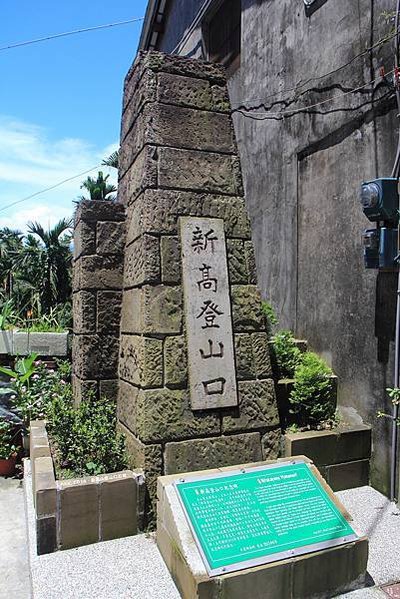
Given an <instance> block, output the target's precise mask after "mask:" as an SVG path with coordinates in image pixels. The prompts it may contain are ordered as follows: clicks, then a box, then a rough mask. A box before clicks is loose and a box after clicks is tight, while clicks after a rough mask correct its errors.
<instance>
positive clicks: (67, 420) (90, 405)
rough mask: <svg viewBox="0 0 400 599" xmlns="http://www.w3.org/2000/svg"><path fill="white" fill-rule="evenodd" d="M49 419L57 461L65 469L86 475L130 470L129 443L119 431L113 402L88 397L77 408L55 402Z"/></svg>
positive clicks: (62, 402) (59, 401) (61, 402)
mask: <svg viewBox="0 0 400 599" xmlns="http://www.w3.org/2000/svg"><path fill="white" fill-rule="evenodd" d="M49 416H50V419H49V422H50V426H49V429H50V434H51V437H52V439H53V440H54V442H55V447H56V457H57V461H58V462H59V465H60V466H61V467H62V468H63V469H67V470H69V471H71V470H72V471H73V472H75V474H76V475H78V476H84V475H91V474H105V473H107V472H116V471H117V470H122V469H124V468H126V466H127V461H126V455H125V440H124V437H123V435H121V434H120V433H117V432H116V425H117V418H116V410H115V404H114V403H113V402H110V401H109V400H107V399H101V400H97V401H96V400H94V399H93V398H90V397H88V398H86V399H85V400H84V401H82V402H81V404H80V405H79V406H78V407H77V408H74V407H73V406H72V403H71V404H68V403H66V402H64V401H62V400H57V399H55V401H54V402H53V403H52V410H51V413H50V414H49ZM69 474H70V473H68V475H69Z"/></svg>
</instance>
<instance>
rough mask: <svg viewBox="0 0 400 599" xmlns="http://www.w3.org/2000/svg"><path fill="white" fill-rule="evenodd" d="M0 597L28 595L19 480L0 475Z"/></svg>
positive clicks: (16, 598) (25, 598)
mask: <svg viewBox="0 0 400 599" xmlns="http://www.w3.org/2000/svg"><path fill="white" fill-rule="evenodd" d="M0 572H1V575H0V598H1V599H29V598H30V597H31V586H30V580H29V565H28V543H27V537H26V520H25V509H24V497H23V489H22V485H21V482H20V481H19V480H14V479H12V478H7V479H6V478H0Z"/></svg>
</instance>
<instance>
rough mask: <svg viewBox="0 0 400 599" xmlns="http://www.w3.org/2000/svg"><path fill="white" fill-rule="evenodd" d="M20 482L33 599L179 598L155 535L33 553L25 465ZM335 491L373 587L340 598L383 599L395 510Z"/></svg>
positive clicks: (394, 575)
mask: <svg viewBox="0 0 400 599" xmlns="http://www.w3.org/2000/svg"><path fill="white" fill-rule="evenodd" d="M27 474H28V475H27ZM25 485H26V491H27V493H26V509H27V516H28V522H29V526H28V528H29V554H30V565H31V576H32V584H33V593H34V599H61V598H62V599H78V598H79V599H113V598H118V599H130V598H135V599H179V597H180V595H179V593H178V591H177V589H176V587H175V585H174V583H173V581H172V578H171V577H170V574H169V572H168V570H167V568H166V566H165V564H164V561H163V559H162V557H161V555H160V553H159V551H158V549H157V545H156V543H155V539H154V535H138V536H136V537H128V538H125V539H118V540H115V541H107V542H105V543H97V544H95V545H89V546H87V547H79V548H78V549H70V550H68V551H61V552H58V553H53V554H50V555H44V556H37V555H36V548H35V538H34V511H33V502H32V491H31V479H30V476H29V467H28V473H27V472H26V475H25ZM337 495H338V497H339V499H340V500H341V501H342V502H343V504H344V505H345V507H346V508H347V510H348V511H349V512H350V514H352V516H353V518H354V524H355V527H356V528H357V530H358V532H359V533H361V534H366V535H367V536H368V537H369V539H370V557H369V563H368V571H369V574H370V576H371V581H370V582H371V584H372V585H373V584H375V585H376V587H373V588H363V589H360V590H358V591H353V592H351V593H346V594H344V595H341V596H340V597H341V599H384V598H386V599H387V595H386V594H385V593H384V592H383V591H382V590H380V589H379V588H377V586H381V585H383V584H389V583H393V582H398V581H400V512H399V510H398V509H397V508H396V507H395V506H394V505H393V504H392V503H390V502H389V501H388V500H387V499H386V498H385V497H384V496H383V495H381V494H380V493H378V492H377V491H375V490H374V489H372V488H370V487H361V488H359V489H351V490H348V491H342V492H340V493H337ZM0 596H1V595H0ZM1 597H2V596H1ZM18 599H19V598H18ZM244 599H251V598H250V597H249V598H244ZM276 599H287V598H286V597H285V598H276Z"/></svg>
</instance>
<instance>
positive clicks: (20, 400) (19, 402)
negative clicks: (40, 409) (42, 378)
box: [0, 353, 37, 424]
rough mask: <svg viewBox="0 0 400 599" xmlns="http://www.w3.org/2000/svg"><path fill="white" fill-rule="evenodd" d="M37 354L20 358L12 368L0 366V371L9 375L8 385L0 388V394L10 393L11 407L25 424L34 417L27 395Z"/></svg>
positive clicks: (34, 370) (35, 368)
mask: <svg viewBox="0 0 400 599" xmlns="http://www.w3.org/2000/svg"><path fill="white" fill-rule="evenodd" d="M36 358H37V354H35V353H33V354H30V355H29V356H26V358H20V359H19V360H17V361H16V362H15V366H14V369H12V368H7V367H6V366H0V373H2V374H6V375H7V376H8V377H10V381H9V383H10V387H2V388H0V394H2V395H8V394H9V393H12V394H13V395H11V400H12V402H13V408H14V410H13V411H15V412H16V413H17V414H18V415H19V416H21V418H22V419H23V420H24V422H25V423H26V424H29V421H30V420H31V419H33V418H34V416H33V415H32V410H31V407H32V406H31V405H30V404H31V401H30V396H29V388H30V381H31V379H32V377H33V375H34V374H35V372H36V370H37V363H36V361H35V360H36Z"/></svg>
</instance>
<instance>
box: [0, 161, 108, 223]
mask: <svg viewBox="0 0 400 599" xmlns="http://www.w3.org/2000/svg"><path fill="white" fill-rule="evenodd" d="M98 168H101V164H98V165H96V166H93V167H92V168H89V169H88V170H87V171H83V173H79V174H78V175H74V176H73V177H68V179H64V180H63V181H60V182H59V183H56V184H55V185H52V186H51V187H46V189H41V190H40V191H36V192H35V193H32V194H31V195H29V196H27V197H26V198H22V199H21V200H17V201H16V202H12V203H11V204H7V206H2V207H1V208H0V212H3V210H8V208H12V206H16V205H17V204H22V202H27V201H28V200H31V199H32V198H35V197H36V196H39V195H41V194H42V193H46V191H51V190H52V189H56V187H60V186H61V185H64V183H69V181H73V180H74V179H78V178H79V177H83V176H84V175H87V174H88V173H91V172H92V171H94V170H96V169H98Z"/></svg>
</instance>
